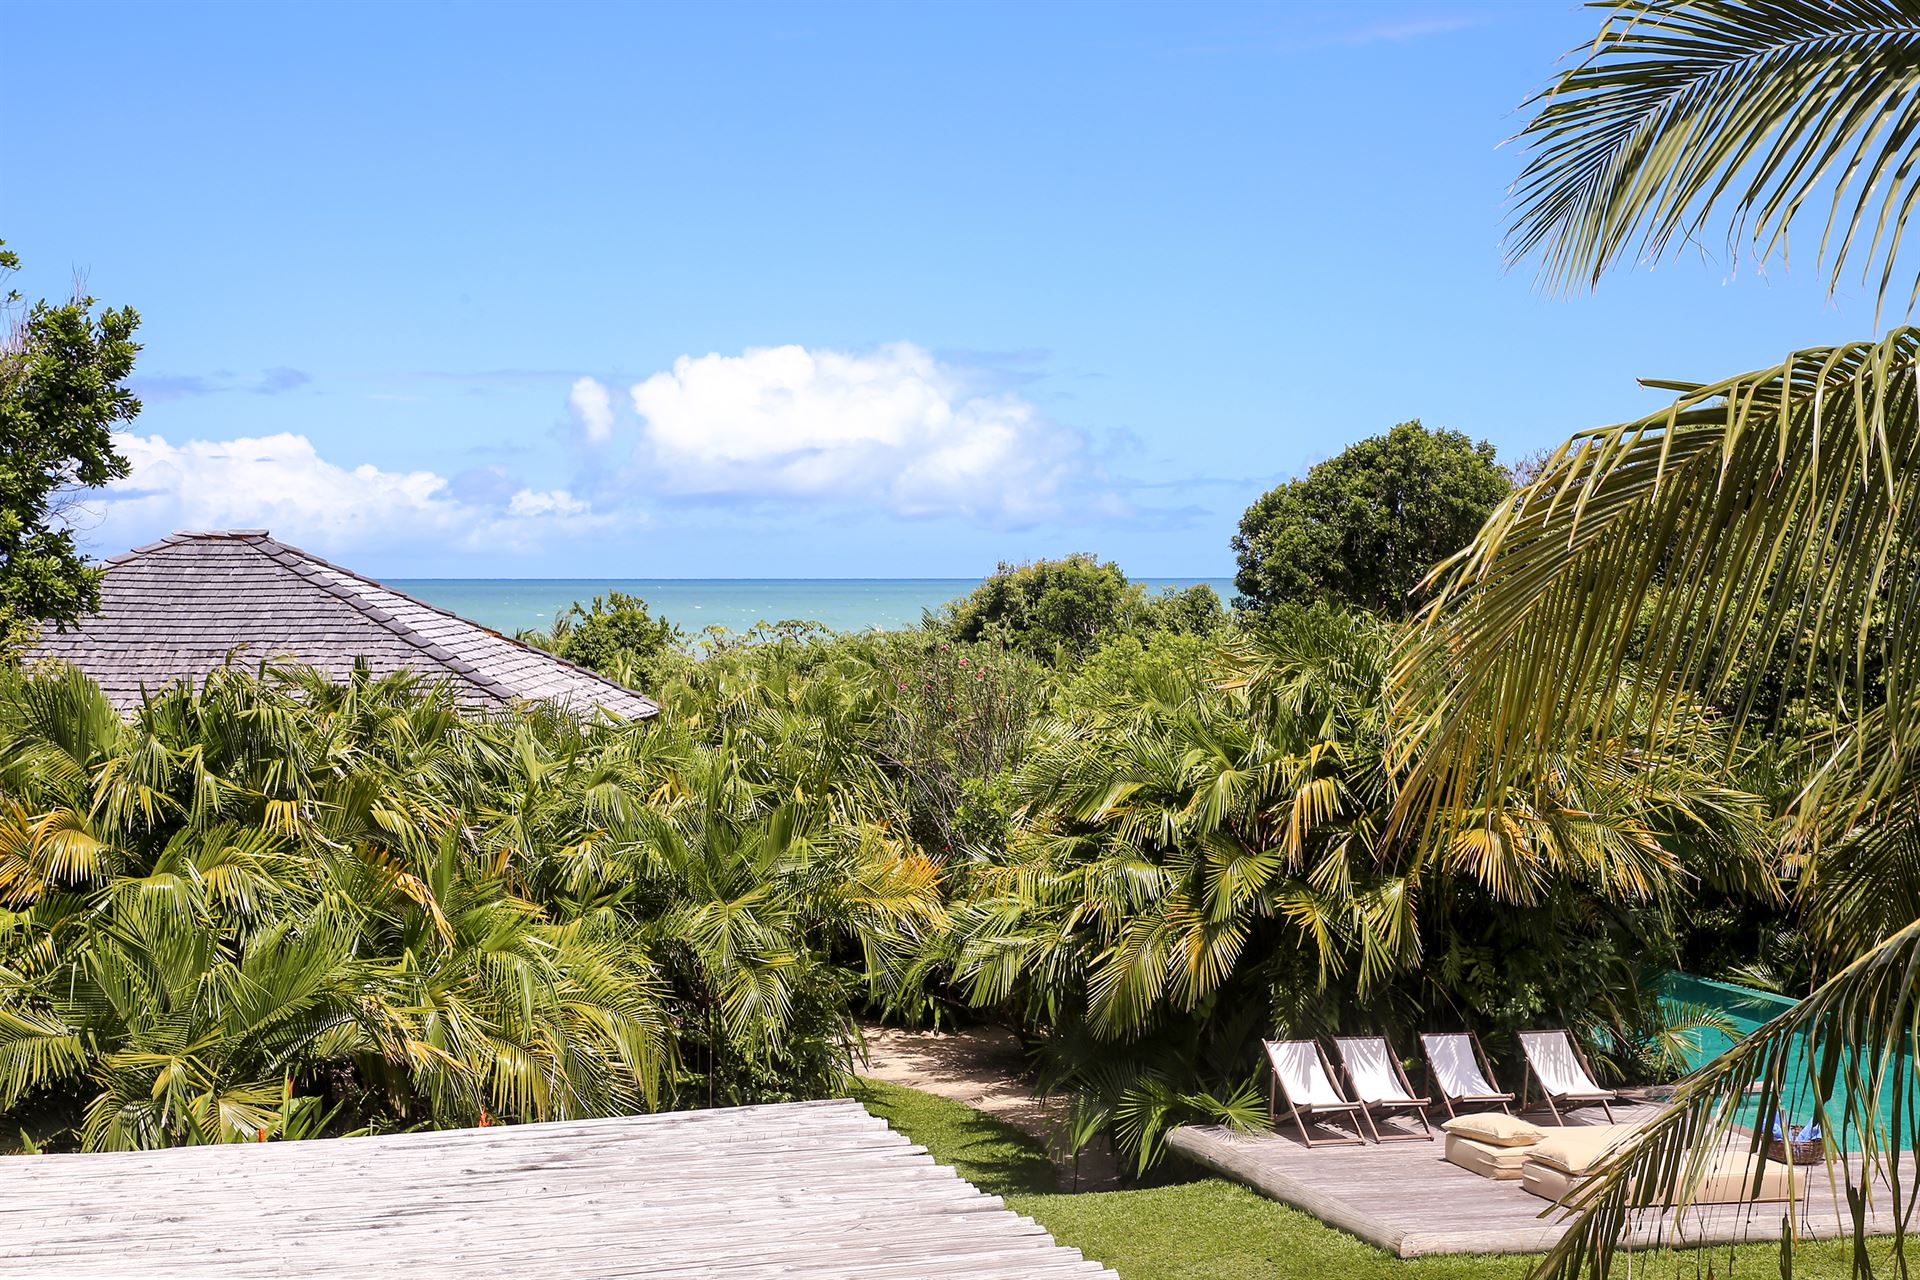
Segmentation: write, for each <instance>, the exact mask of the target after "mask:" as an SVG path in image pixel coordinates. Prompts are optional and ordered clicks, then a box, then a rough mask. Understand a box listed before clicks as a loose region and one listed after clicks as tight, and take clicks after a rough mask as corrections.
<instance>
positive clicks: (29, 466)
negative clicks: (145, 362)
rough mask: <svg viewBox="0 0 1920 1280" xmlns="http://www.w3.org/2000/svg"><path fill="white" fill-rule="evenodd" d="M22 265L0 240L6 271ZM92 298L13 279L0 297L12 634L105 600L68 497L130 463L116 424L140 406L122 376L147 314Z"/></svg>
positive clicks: (5, 547)
mask: <svg viewBox="0 0 1920 1280" xmlns="http://www.w3.org/2000/svg"><path fill="white" fill-rule="evenodd" d="M4 244H5V242H4V241H0V245H4ZM19 266H20V259H19V257H18V255H16V254H14V253H13V252H12V251H11V250H8V249H6V248H3V247H0V274H4V273H9V272H12V271H16V270H18V269H19ZM93 306H94V300H93V299H92V298H90V297H78V298H75V299H73V300H72V301H71V302H67V303H64V304H62V305H59V306H55V305H53V304H51V303H48V302H46V301H45V300H41V301H39V302H35V303H33V304H32V305H31V306H24V304H23V300H22V298H21V296H20V294H19V293H18V292H17V291H15V290H8V291H7V294H6V296H5V298H4V300H0V312H3V313H4V314H5V315H6V317H7V319H8V320H9V321H10V323H9V326H8V328H9V332H8V333H7V334H6V336H5V338H4V339H0V624H3V625H4V626H5V627H6V630H7V634H8V638H10V639H12V640H14V641H16V642H17V641H18V639H19V638H20V637H21V636H22V634H23V633H24V631H26V630H27V629H30V628H31V627H32V626H33V624H35V623H38V622H42V621H50V622H53V623H55V624H56V625H62V626H64V625H65V624H67V623H70V622H73V621H75V620H76V619H78V618H79V617H80V616H81V615H82V614H85V613H87V612H90V611H91V610H93V609H95V608H97V607H98V606H99V600H100V580H99V571H98V570H97V569H94V568H90V567H89V566H88V565H87V562H86V560H85V558H84V557H83V556H82V555H81V554H80V550H79V548H78V547H77V546H76V545H75V544H74V537H73V530H72V529H71V528H68V527H67V526H66V524H65V522H64V521H63V520H62V518H61V515H62V498H63V496H64V495H66V494H68V493H70V492H71V491H73V490H75V489H80V488H91V487H96V486H99V485H103V484H106V483H107V482H108V481H110V480H117V479H119V478H121V477H123V476H125V475H126V474H127V472H128V464H127V460H126V458H124V457H122V456H121V455H120V454H119V453H118V452H116V451H115V449H114V447H113V429H114V426H115V425H116V424H118V423H124V422H130V421H132V420H133V418H134V416H135V415H136V414H138V413H139V412H140V402H139V401H138V400H136V399H135V398H134V396H133V393H132V392H131V391H129V390H128V389H127V386H126V381H127V377H128V375H130V374H131V373H132V372H133V358H134V355H135V353H136V352H138V351H139V350H140V347H139V344H137V343H135V342H134V341H133V332H134V330H135V329H136V328H138V327H139V324H140V317H139V316H138V315H136V314H135V313H134V311H133V309H132V308H131V307H122V308H120V309H119V310H117V311H116V310H113V309H111V308H109V309H107V310H104V311H102V312H100V313H99V314H98V315H95V314H94V310H93Z"/></svg>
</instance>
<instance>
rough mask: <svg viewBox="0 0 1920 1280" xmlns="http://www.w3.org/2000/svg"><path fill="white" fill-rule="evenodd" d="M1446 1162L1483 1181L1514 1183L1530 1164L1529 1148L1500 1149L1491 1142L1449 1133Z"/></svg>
mask: <svg viewBox="0 0 1920 1280" xmlns="http://www.w3.org/2000/svg"><path fill="white" fill-rule="evenodd" d="M1447 1159H1448V1160H1449V1161H1451V1162H1452V1163H1454V1164H1457V1165H1459V1166H1460V1167H1461V1168H1462V1169H1465V1170H1467V1171H1468V1172H1469V1173H1477V1174H1479V1175H1480V1176H1481V1177H1483V1178H1492V1179H1493V1180H1494V1181H1495V1182H1512V1181H1514V1180H1516V1179H1517V1178H1519V1176H1520V1168H1521V1166H1522V1165H1524V1164H1526V1162H1527V1148H1525V1147H1497V1146H1494V1145H1493V1144H1492V1143H1490V1142H1476V1141H1475V1140H1474V1139H1472V1138H1469V1137H1466V1136H1464V1135H1463V1134H1458V1133H1450V1134H1448V1135H1447Z"/></svg>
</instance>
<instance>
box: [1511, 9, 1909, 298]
mask: <svg viewBox="0 0 1920 1280" xmlns="http://www.w3.org/2000/svg"><path fill="white" fill-rule="evenodd" d="M1593 7H1595V8H1597V9H1599V10H1601V11H1602V12H1603V13H1605V14H1606V15H1607V17H1606V22H1605V25H1604V27H1603V28H1602V30H1601V33H1600V35H1599V37H1598V38H1597V39H1596V40H1595V41H1594V43H1593V45H1592V46H1591V47H1590V48H1587V49H1583V50H1576V51H1575V53H1576V54H1577V55H1580V56H1581V61H1580V63H1579V64H1578V65H1577V66H1575V67H1574V68H1573V69H1572V70H1570V71H1567V72H1565V73H1564V74H1562V75H1561V76H1559V77H1558V78H1556V79H1555V80H1554V82H1553V83H1552V84H1551V85H1550V86H1549V87H1548V88H1547V89H1545V90H1543V91H1542V92H1541V93H1540V95H1539V96H1538V97H1536V98H1535V99H1534V101H1533V103H1530V104H1529V105H1531V106H1536V107H1537V111H1536V114H1535V115H1534V117H1533V119H1532V120H1531V121H1529V122H1528V124H1527V126H1526V128H1525V129H1524V130H1523V131H1522V132H1521V134H1520V138H1519V140H1520V141H1521V142H1522V143H1523V144H1524V145H1525V147H1526V149H1527V163H1526V167H1525V170H1524V171H1523V172H1522V174H1521V176H1520V179H1519V181H1518V183H1517V184H1516V185H1515V190H1514V200H1515V205H1516V208H1515V212H1514V222H1513V227H1512V230H1511V233H1510V237H1509V251H1510V253H1511V255H1512V257H1513V258H1514V259H1516V260H1517V259H1520V258H1524V257H1527V256H1529V255H1532V254H1535V253H1538V254H1539V255H1540V257H1541V259H1542V274H1543V277H1544V279H1545V280H1546V281H1547V282H1549V283H1550V284H1552V285H1555V286H1560V287H1569V286H1579V285H1586V284H1590V283H1592V282H1593V281H1594V280H1595V279H1596V278H1597V277H1598V276H1599V275H1600V274H1601V273H1602V272H1604V271H1605V270H1606V269H1607V268H1608V267H1610V266H1612V265H1614V264H1615V263H1617V262H1619V261H1621V260H1622V259H1624V258H1629V257H1631V258H1635V259H1653V258H1658V257H1660V256H1662V255H1664V254H1666V253H1667V252H1669V251H1671V250H1675V249H1678V248H1680V247H1683V246H1686V245H1690V244H1697V243H1698V242H1699V241H1700V238H1701V235H1702V233H1703V232H1704V231H1705V229H1706V228H1707V226H1708V224H1709V222H1710V221H1711V220H1712V219H1713V218H1715V217H1716V216H1718V217H1719V218H1720V219H1721V220H1722V221H1723V222H1725V223H1726V224H1727V232H1726V239H1727V244H1728V248H1729V250H1730V251H1737V248H1738V245H1739V242H1740V241H1741V240H1742V239H1745V240H1746V241H1748V242H1749V243H1750V244H1751V245H1752V247H1753V249H1754V250H1755V251H1756V253H1757V255H1758V257H1759V258H1760V259H1761V260H1762V261H1765V260H1766V259H1767V258H1768V257H1770V256H1771V255H1772V254H1773V253H1774V252H1775V251H1776V250H1779V251H1782V252H1784V250H1785V248H1786V242H1787V233H1788V230H1789V227H1790V226H1791V225H1793V224H1794V222H1795V218H1796V215H1797V214H1798V213H1799V212H1800V210H1801V206H1802V205H1803V204H1806V203H1808V202H1809V201H1811V202H1812V203H1813V204H1814V205H1815V206H1819V205H1822V204H1824V205H1826V206H1827V209H1826V212H1825V217H1824V223H1823V225H1822V228H1821V233H1820V242H1819V248H1820V258H1821V259H1822V263H1823V265H1825V266H1826V268H1827V270H1828V280H1829V287H1834V286H1837V284H1838V282H1839V278H1840V274H1841V272H1842V271H1843V270H1844V269H1845V267H1846V266H1847V264H1848V263H1849V262H1850V261H1858V262H1860V263H1861V264H1862V266H1863V274H1864V276H1866V277H1869V278H1870V279H1871V286H1872V287H1873V288H1874V289H1875V291H1876V293H1877V294H1878V295H1879V296H1880V297H1882V298H1884V297H1885V295H1886V292H1887V289H1888V287H1889V285H1890V284H1891V282H1892V276H1893V272H1894V268H1895V263H1896V257H1897V254H1898V250H1899V247H1900V232H1901V228H1902V223H1903V221H1904V219H1905V217H1906V215H1907V214H1908V213H1910V212H1911V211H1912V209H1913V206H1914V202H1915V200H1916V199H1917V198H1920V171H1917V170H1916V167H1915V166H1916V161H1917V160H1920V134H1917V133H1916V127H1917V126H1920V105H1917V100H1916V93H1917V92H1920V6H1916V5H1915V4H1913V3H1912V2H1911V0H1603V2H1602V3H1597V4H1595V5H1594V6H1593ZM1915 288H1916V290H1920V278H1916V281H1915ZM1909 305H1911V296H1910V298H1909Z"/></svg>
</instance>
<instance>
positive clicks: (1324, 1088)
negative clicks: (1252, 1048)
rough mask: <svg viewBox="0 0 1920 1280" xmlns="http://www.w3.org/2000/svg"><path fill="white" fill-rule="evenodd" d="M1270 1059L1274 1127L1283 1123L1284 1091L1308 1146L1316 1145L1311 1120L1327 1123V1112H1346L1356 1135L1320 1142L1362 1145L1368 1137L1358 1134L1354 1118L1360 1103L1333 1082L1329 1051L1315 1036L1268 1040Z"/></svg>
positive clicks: (1269, 1101) (1269, 1112)
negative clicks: (1309, 1128) (1281, 1112)
mask: <svg viewBox="0 0 1920 1280" xmlns="http://www.w3.org/2000/svg"><path fill="white" fill-rule="evenodd" d="M1266 1046H1267V1061H1268V1062H1270V1063H1272V1064H1273V1081H1272V1083H1271V1084H1269V1085H1268V1087H1267V1119H1268V1120H1269V1121H1270V1122H1271V1123H1272V1125H1273V1127H1274V1128H1275V1129H1278V1128H1279V1127H1280V1108H1279V1097H1278V1095H1279V1094H1285V1095H1286V1098H1287V1108H1288V1110H1289V1111H1291V1112H1292V1113H1293V1122H1294V1123H1295V1124H1296V1125H1299V1126H1300V1140H1301V1141H1302V1142H1304V1143H1306V1144H1307V1145H1308V1146H1310V1147H1311V1146H1314V1145H1315V1143H1314V1140H1313V1134H1312V1133H1310V1132H1309V1131H1308V1129H1307V1125H1308V1124H1324V1123H1326V1122H1325V1120H1323V1119H1322V1117H1324V1116H1345V1117H1346V1118H1347V1119H1348V1121H1349V1122H1350V1123H1353V1128H1354V1132H1355V1134H1356V1136H1355V1137H1351V1138H1347V1137H1340V1138H1322V1139H1320V1143H1321V1144H1326V1143H1338V1144H1344V1145H1346V1146H1352V1147H1363V1146H1365V1145H1366V1141H1367V1140H1366V1139H1365V1138H1362V1137H1359V1136H1357V1135H1358V1133H1359V1129H1360V1126H1359V1124H1358V1123H1357V1122H1355V1121H1354V1118H1355V1117H1357V1116H1358V1115H1360V1104H1359V1103H1357V1102H1349V1101H1348V1100H1347V1098H1346V1096H1345V1095H1344V1094H1342V1093H1341V1092H1340V1086H1339V1085H1338V1084H1335V1083H1334V1079H1333V1072H1332V1070H1331V1069H1330V1068H1329V1065H1328V1063H1327V1055H1326V1054H1324V1053H1322V1052H1321V1051H1320V1045H1319V1043H1318V1042H1317V1041H1313V1040H1269V1041H1267V1042H1266Z"/></svg>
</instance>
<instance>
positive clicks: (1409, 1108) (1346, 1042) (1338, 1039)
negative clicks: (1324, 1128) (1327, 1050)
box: [1333, 1036, 1433, 1142]
mask: <svg viewBox="0 0 1920 1280" xmlns="http://www.w3.org/2000/svg"><path fill="white" fill-rule="evenodd" d="M1333 1049H1334V1052H1335V1053H1337V1054H1339V1055H1340V1065H1341V1066H1343V1067H1345V1068H1346V1069H1347V1082H1348V1083H1349V1084H1351V1085H1352V1086H1353V1100H1354V1101H1355V1102H1357V1103H1359V1104H1360V1118H1361V1119H1362V1120H1364V1121H1366V1124H1367V1128H1368V1129H1369V1130H1371V1131H1372V1133H1373V1140H1374V1141H1375V1142H1386V1141H1398V1140H1403V1139H1413V1140H1415V1141H1418V1140H1421V1139H1424V1140H1425V1141H1428V1142H1432V1141H1433V1126H1431V1125H1429V1124H1428V1123H1427V1108H1428V1107H1430V1106H1432V1105H1433V1100H1432V1099H1431V1098H1421V1097H1416V1096H1415V1095H1414V1092H1413V1086H1412V1085H1411V1084H1409V1083H1408V1082H1407V1073H1406V1072H1405V1071H1404V1070H1402V1069H1401V1066H1400V1059H1399V1058H1397V1057H1395V1056H1394V1053H1393V1049H1392V1048H1391V1047H1390V1046H1389V1045H1388V1044H1387V1041H1386V1037H1384V1036H1335V1037H1334V1038H1333ZM1399 1114H1408V1115H1411V1116H1413V1118H1414V1119H1416V1120H1418V1121H1419V1122H1420V1132H1419V1133H1392V1132H1388V1133H1381V1132H1380V1126H1379V1124H1378V1123H1377V1121H1378V1120H1379V1119H1380V1118H1381V1117H1383V1116H1391V1115H1399Z"/></svg>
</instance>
